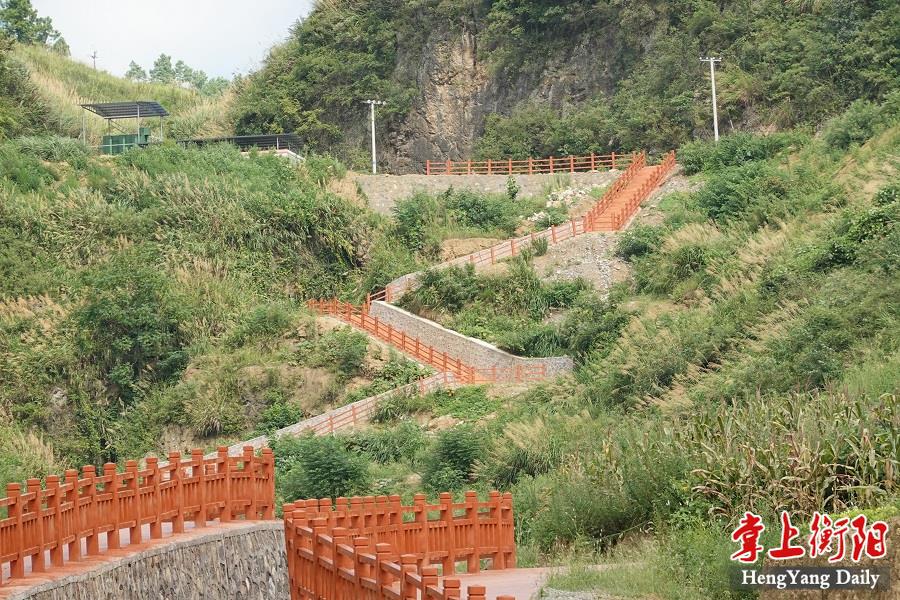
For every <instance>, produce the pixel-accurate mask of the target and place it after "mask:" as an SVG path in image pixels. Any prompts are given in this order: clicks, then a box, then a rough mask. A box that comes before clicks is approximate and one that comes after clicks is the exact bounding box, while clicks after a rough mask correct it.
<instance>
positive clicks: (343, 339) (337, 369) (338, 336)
mask: <svg viewBox="0 0 900 600" xmlns="http://www.w3.org/2000/svg"><path fill="white" fill-rule="evenodd" d="M368 349H369V340H368V338H367V337H366V336H365V335H364V334H362V333H360V332H358V331H355V330H354V329H352V328H350V327H341V328H339V329H332V330H331V331H329V332H327V333H324V334H322V335H320V336H319V337H318V338H317V339H316V340H315V341H314V342H313V344H312V346H310V345H309V344H306V345H304V346H303V347H301V349H300V350H299V352H301V353H302V352H304V351H305V352H306V355H305V356H303V360H304V361H305V362H306V364H308V365H309V366H311V367H325V368H327V369H330V370H331V371H332V372H334V373H335V374H337V375H339V376H341V377H343V378H345V379H349V378H351V377H353V376H354V375H356V374H357V373H359V372H360V371H361V370H362V367H363V364H364V362H365V359H366V353H367V352H368Z"/></svg>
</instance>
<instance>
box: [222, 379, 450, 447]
mask: <svg viewBox="0 0 900 600" xmlns="http://www.w3.org/2000/svg"><path fill="white" fill-rule="evenodd" d="M457 385H459V383H458V382H457V381H456V378H455V377H454V375H453V374H452V373H449V372H444V373H435V374H434V375H430V376H428V377H425V378H423V379H420V380H419V381H414V382H412V383H409V384H407V385H403V386H400V387H397V388H394V389H392V390H388V391H386V392H382V393H380V394H377V395H375V396H369V397H368V398H363V399H362V400H357V401H356V402H353V403H351V404H347V405H345V406H339V407H338V408H334V409H332V410H329V411H326V412H324V413H322V414H320V415H316V416H315V417H310V418H308V419H304V420H303V421H300V422H298V423H294V424H293V425H288V426H287V427H282V428H281V429H278V430H277V431H274V432H272V433H270V434H268V435H261V436H258V437H255V438H253V439H250V440H246V441H243V442H240V443H237V444H234V445H232V446H229V447H228V453H229V454H230V455H235V454H239V453H241V452H243V449H244V448H246V447H248V446H249V447H251V448H256V449H259V448H263V447H265V446H266V445H267V444H268V443H269V440H271V439H277V438H279V437H282V436H298V435H302V434H304V433H313V434H314V435H330V434H334V433H337V432H338V431H347V430H349V429H353V428H354V427H357V426H359V425H362V424H363V423H366V422H368V421H369V419H371V417H372V415H373V414H374V413H375V409H376V408H377V407H378V405H379V404H381V403H382V402H383V401H384V400H387V399H388V398H392V397H396V396H406V395H412V394H416V393H418V394H427V393H428V392H433V391H434V390H437V389H441V388H444V389H446V388H451V387H455V386H457Z"/></svg>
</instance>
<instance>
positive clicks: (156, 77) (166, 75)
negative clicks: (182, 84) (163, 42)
mask: <svg viewBox="0 0 900 600" xmlns="http://www.w3.org/2000/svg"><path fill="white" fill-rule="evenodd" d="M176 77H177V75H176V72H175V67H173V66H172V57H171V56H169V55H168V54H160V55H159V58H157V59H156V61H154V63H153V68H152V69H150V81H153V82H155V83H173V82H174V81H175V80H176Z"/></svg>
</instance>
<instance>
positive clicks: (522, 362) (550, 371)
mask: <svg viewBox="0 0 900 600" xmlns="http://www.w3.org/2000/svg"><path fill="white" fill-rule="evenodd" d="M369 314H370V315H372V316H373V317H376V318H377V319H379V320H380V321H381V322H383V323H387V324H389V325H393V326H394V327H395V328H397V329H399V330H400V331H403V332H405V333H406V335H408V336H411V337H414V338H415V337H417V338H419V340H420V341H421V342H422V343H423V344H428V345H430V346H433V347H434V348H436V349H437V350H440V351H442V352H446V353H447V354H449V355H450V356H452V357H453V358H459V359H460V360H462V361H463V362H465V363H466V364H468V365H471V366H473V367H475V368H477V369H490V368H491V367H497V369H498V370H510V371H511V370H513V369H514V368H515V367H529V366H536V365H544V366H545V367H546V370H547V371H546V372H547V377H548V378H549V377H553V376H555V375H559V374H561V373H568V372H570V371H571V370H572V369H573V367H574V363H573V362H572V359H571V358H570V357H568V356H553V357H549V358H523V357H520V356H514V355H512V354H510V353H509V352H504V351H503V350H501V349H499V348H497V347H496V346H492V345H491V344H488V343H487V342H485V341H482V340H478V339H475V338H470V337H466V336H464V335H462V334H461V333H457V332H456V331H452V330H450V329H447V328H446V327H442V326H441V325H438V324H437V323H435V322H433V321H429V320H428V319H423V318H422V317H419V316H417V315H414V314H412V313H411V312H408V311H405V310H403V309H402V308H398V307H396V306H394V305H393V304H388V303H386V302H373V303H372V305H371V307H370V308H369Z"/></svg>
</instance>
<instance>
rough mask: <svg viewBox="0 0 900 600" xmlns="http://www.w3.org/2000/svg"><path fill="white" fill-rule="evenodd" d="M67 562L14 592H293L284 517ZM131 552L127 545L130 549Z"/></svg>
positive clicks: (120, 596) (220, 599) (85, 597)
mask: <svg viewBox="0 0 900 600" xmlns="http://www.w3.org/2000/svg"><path fill="white" fill-rule="evenodd" d="M141 548H143V549H141V550H138V551H135V552H132V553H129V554H127V555H126V556H121V555H119V556H110V555H106V556H104V557H102V558H101V559H91V560H89V561H84V562H83V563H79V564H78V565H77V566H80V569H78V570H77V571H75V567H76V565H72V566H71V567H67V569H66V573H73V571H74V573H73V574H67V575H64V576H62V577H60V578H58V579H55V580H50V581H46V582H44V583H38V584H37V585H32V586H31V587H29V588H28V589H26V590H23V591H14V592H11V595H10V596H8V600H25V599H26V598H28V599H30V600H124V599H127V600H176V599H177V600H286V599H287V598H289V597H290V594H289V593H288V582H287V563H286V557H285V550H284V524H283V523H282V522H281V521H267V522H255V523H239V522H238V523H229V524H225V525H219V526H216V527H210V528H208V529H199V530H196V531H190V532H188V533H185V534H182V535H179V537H177V538H166V539H163V540H161V541H160V542H156V543H155V544H153V545H152V546H151V547H149V548H146V547H144V546H142V547H141ZM123 552H124V551H123Z"/></svg>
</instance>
